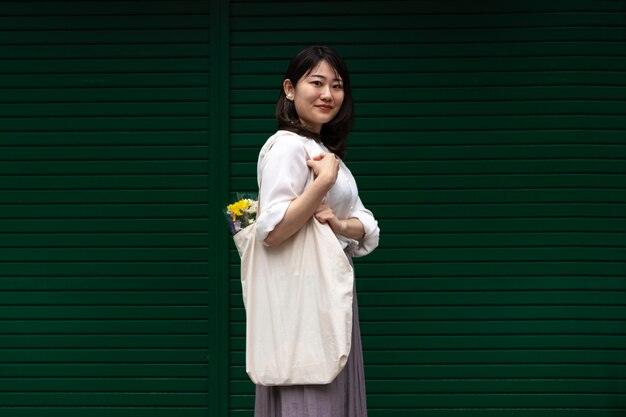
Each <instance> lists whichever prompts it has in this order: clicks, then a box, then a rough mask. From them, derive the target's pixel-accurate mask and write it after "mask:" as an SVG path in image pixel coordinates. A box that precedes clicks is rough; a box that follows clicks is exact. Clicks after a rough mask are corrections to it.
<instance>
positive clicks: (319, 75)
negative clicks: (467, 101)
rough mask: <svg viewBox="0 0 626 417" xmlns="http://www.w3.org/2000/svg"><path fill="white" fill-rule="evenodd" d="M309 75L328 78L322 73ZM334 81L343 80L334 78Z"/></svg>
mask: <svg viewBox="0 0 626 417" xmlns="http://www.w3.org/2000/svg"><path fill="white" fill-rule="evenodd" d="M309 77H319V78H323V79H326V76H325V75H321V74H311V75H309ZM333 81H343V80H342V79H341V78H333Z"/></svg>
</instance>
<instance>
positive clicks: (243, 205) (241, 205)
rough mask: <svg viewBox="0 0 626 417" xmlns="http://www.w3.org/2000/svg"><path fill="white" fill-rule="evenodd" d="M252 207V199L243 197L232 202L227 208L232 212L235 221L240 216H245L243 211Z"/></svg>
mask: <svg viewBox="0 0 626 417" xmlns="http://www.w3.org/2000/svg"><path fill="white" fill-rule="evenodd" d="M248 207H250V200H247V199H243V200H239V201H237V202H235V203H233V204H230V205H229V206H228V207H226V209H227V210H228V211H230V212H231V213H232V217H233V221H234V220H236V219H237V217H238V216H243V211H244V210H245V209H247V208H248Z"/></svg>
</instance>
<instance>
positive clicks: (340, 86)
mask: <svg viewBox="0 0 626 417" xmlns="http://www.w3.org/2000/svg"><path fill="white" fill-rule="evenodd" d="M333 87H335V88H336V89H338V90H341V89H342V88H343V85H341V84H336V85H334V86H333Z"/></svg>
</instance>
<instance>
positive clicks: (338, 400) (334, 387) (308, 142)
mask: <svg viewBox="0 0 626 417" xmlns="http://www.w3.org/2000/svg"><path fill="white" fill-rule="evenodd" d="M276 119H277V120H278V128H279V130H278V131H277V132H276V133H275V134H274V135H273V136H272V137H270V138H269V139H268V141H267V142H266V143H265V145H264V146H263V148H262V149H261V152H260V154H259V160H258V165H257V176H258V181H259V199H260V208H261V212H260V213H259V215H258V218H257V224H256V232H257V238H258V239H259V240H260V241H262V242H264V243H265V244H266V245H267V246H270V247H275V246H279V245H280V244H281V243H283V242H284V241H285V240H286V239H288V238H289V237H291V236H292V235H293V234H294V233H296V232H297V231H298V230H300V228H301V227H302V226H304V225H305V224H306V223H307V222H308V220H309V219H310V218H311V217H312V216H315V217H316V218H317V219H318V220H319V221H320V222H322V223H327V224H328V225H329V226H330V227H331V229H332V230H333V232H334V233H335V235H336V236H337V239H338V240H339V242H340V243H341V245H342V247H343V248H344V251H345V253H346V256H348V258H350V259H351V257H353V256H364V255H367V254H368V253H370V252H371V251H372V250H374V248H376V246H378V235H379V229H378V223H377V222H376V220H375V219H374V216H373V215H372V213H371V212H370V211H369V210H367V209H366V208H365V207H364V206H363V204H362V202H361V199H360V198H359V195H358V189H357V187H356V183H355V181H354V178H353V176H352V174H351V173H350V170H349V169H348V168H347V167H346V165H345V164H344V163H343V162H342V161H341V158H343V157H344V156H345V153H346V139H347V135H348V133H349V132H350V129H351V128H352V124H353V121H354V106H353V102H352V92H351V89H350V79H349V75H348V71H347V68H346V65H345V64H344V62H343V60H342V59H341V57H340V56H339V55H338V54H337V52H335V51H334V50H333V49H331V48H329V47H326V46H311V47H308V48H305V49H303V50H302V51H300V52H299V53H298V54H297V55H296V56H295V57H294V58H293V60H292V61H291V63H290V65H289V67H288V68H287V72H286V73H285V76H284V81H283V85H282V88H281V91H280V95H279V98H278V103H277V105H276ZM310 170H312V171H313V174H314V180H313V181H312V183H310V184H308V186H307V187H306V189H305V185H307V180H308V178H309V171H310ZM352 322H353V328H352V347H351V351H350V355H349V357H348V362H347V363H346V365H345V367H344V368H343V370H342V371H341V372H340V373H339V375H338V376H337V377H336V378H335V380H334V381H333V382H332V383H330V384H327V385H295V386H273V387H265V386H260V385H259V386H257V388H256V404H255V416H256V417H276V416H280V417H366V416H367V407H366V400H365V379H364V373H363V353H362V347H361V335H360V330H359V320H358V308H357V303H356V295H355V296H354V298H353V321H352Z"/></svg>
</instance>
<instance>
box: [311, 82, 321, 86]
mask: <svg viewBox="0 0 626 417" xmlns="http://www.w3.org/2000/svg"><path fill="white" fill-rule="evenodd" d="M313 85H317V86H320V85H322V83H321V82H320V81H313Z"/></svg>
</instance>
